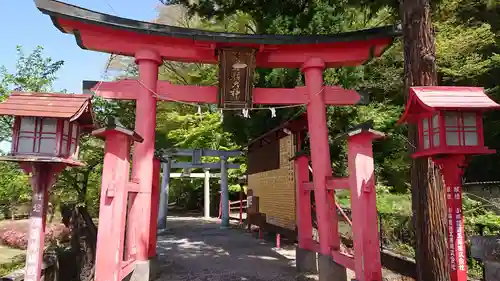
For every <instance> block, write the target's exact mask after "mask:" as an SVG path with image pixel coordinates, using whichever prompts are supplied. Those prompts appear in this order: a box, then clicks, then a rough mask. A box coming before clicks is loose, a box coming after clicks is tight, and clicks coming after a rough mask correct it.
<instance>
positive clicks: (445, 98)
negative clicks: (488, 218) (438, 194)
mask: <svg viewBox="0 0 500 281" xmlns="http://www.w3.org/2000/svg"><path fill="white" fill-rule="evenodd" d="M499 107H500V105H498V104H497V103H495V102H494V101H493V100H491V99H490V98H489V97H488V96H487V95H486V94H485V93H484V90H483V88H477V87H413V88H410V98H409V101H408V104H407V105H406V110H405V113H404V114H403V116H402V117H401V119H400V120H399V121H398V123H403V122H408V123H414V124H417V126H418V132H419V145H418V148H417V152H416V153H414V154H413V155H412V157H431V158H432V160H433V161H434V163H436V164H437V165H438V167H439V169H440V170H441V173H442V175H443V177H444V182H445V184H446V200H447V201H446V205H447V217H448V251H449V252H448V258H449V264H450V280H451V281H466V280H467V257H466V251H465V241H464V227H463V213H462V176H463V172H464V168H465V167H466V165H467V163H468V160H469V159H470V157H471V156H472V155H480V154H491V153H495V151H494V150H491V149H488V148H487V147H485V146H484V138H483V125H482V124H483V123H482V113H483V112H484V111H486V110H491V109H497V108H499Z"/></svg>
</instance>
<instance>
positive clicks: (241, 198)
mask: <svg viewBox="0 0 500 281" xmlns="http://www.w3.org/2000/svg"><path fill="white" fill-rule="evenodd" d="M242 224H243V187H242V186H241V185H240V225H242Z"/></svg>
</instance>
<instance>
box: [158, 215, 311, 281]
mask: <svg viewBox="0 0 500 281" xmlns="http://www.w3.org/2000/svg"><path fill="white" fill-rule="evenodd" d="M167 221H168V229H169V230H168V231H167V233H165V234H163V235H161V236H159V237H158V250H157V251H158V259H159V273H160V277H159V279H157V280H158V281H167V280H168V281H292V280H300V281H306V280H316V278H315V277H314V276H308V277H306V276H298V275H297V274H296V268H295V261H294V257H292V256H291V255H287V252H289V250H287V249H283V250H281V251H280V252H281V253H278V251H276V250H273V246H274V245H272V244H271V243H267V242H261V241H259V239H257V238H255V237H252V235H251V234H250V233H247V232H245V231H244V230H242V229H235V228H230V229H220V227H219V225H218V224H217V223H216V221H207V220H203V219H198V218H192V217H169V218H168V220H167ZM293 254H295V253H293ZM285 256H286V257H285Z"/></svg>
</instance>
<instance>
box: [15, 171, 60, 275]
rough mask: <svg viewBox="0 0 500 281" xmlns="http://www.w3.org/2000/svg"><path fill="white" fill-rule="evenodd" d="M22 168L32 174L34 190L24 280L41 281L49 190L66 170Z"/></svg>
mask: <svg viewBox="0 0 500 281" xmlns="http://www.w3.org/2000/svg"><path fill="white" fill-rule="evenodd" d="M22 166H23V168H24V169H25V170H26V172H27V173H30V172H31V173H32V177H31V186H32V190H33V194H32V201H31V215H30V229H29V236H28V249H27V253H26V270H25V272H24V280H26V281H40V280H41V279H40V278H41V269H42V262H43V249H44V242H45V241H44V240H45V225H46V216H47V205H48V201H49V189H50V187H51V186H52V184H53V183H54V180H55V175H56V174H57V173H58V172H59V171H60V170H62V168H64V165H62V164H57V163H30V164H23V165H22Z"/></svg>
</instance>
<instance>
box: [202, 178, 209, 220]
mask: <svg viewBox="0 0 500 281" xmlns="http://www.w3.org/2000/svg"><path fill="white" fill-rule="evenodd" d="M203 216H204V217H205V218H206V219H209V218H210V170H209V169H205V178H204V185H203Z"/></svg>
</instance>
